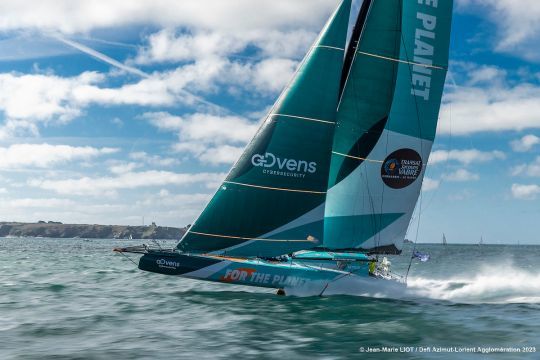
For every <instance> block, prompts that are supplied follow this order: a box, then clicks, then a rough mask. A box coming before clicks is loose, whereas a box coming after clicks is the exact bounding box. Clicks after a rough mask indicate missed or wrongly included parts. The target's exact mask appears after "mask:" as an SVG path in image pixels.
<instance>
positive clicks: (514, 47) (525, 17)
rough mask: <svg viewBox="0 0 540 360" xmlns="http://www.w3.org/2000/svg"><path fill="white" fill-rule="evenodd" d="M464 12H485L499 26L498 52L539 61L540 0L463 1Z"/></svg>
mask: <svg viewBox="0 0 540 360" xmlns="http://www.w3.org/2000/svg"><path fill="white" fill-rule="evenodd" d="M458 8H459V9H460V10H462V11H466V12H467V11H468V12H471V13H476V14H482V15H483V16H484V17H487V18H489V19H490V20H491V21H492V23H493V24H494V25H495V26H496V28H497V35H496V38H495V43H494V48H495V50H496V51H498V52H503V53H507V54H510V55H512V56H517V57H521V58H524V59H526V60H529V61H539V60H540V51H539V50H538V46H537V45H538V37H539V36H540V23H539V22H538V19H539V18H540V2H538V1H536V0H524V1H519V2H516V1H514V0H474V1H473V0H459V1H458Z"/></svg>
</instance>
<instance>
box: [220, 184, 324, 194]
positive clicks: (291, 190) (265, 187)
mask: <svg viewBox="0 0 540 360" xmlns="http://www.w3.org/2000/svg"><path fill="white" fill-rule="evenodd" d="M224 183H225V184H233V185H240V186H247V187H252V188H256V189H264V190H275V191H289V192H297V193H305V194H317V195H324V194H326V192H321V191H309V190H295V189H282V188H274V187H268V186H260V185H251V184H242V183H238V182H234V181H224Z"/></svg>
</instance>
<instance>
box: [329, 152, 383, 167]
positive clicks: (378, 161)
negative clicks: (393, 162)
mask: <svg viewBox="0 0 540 360" xmlns="http://www.w3.org/2000/svg"><path fill="white" fill-rule="evenodd" d="M332 154H336V155H339V156H343V157H346V158H350V159H355V160H361V161H369V162H375V163H379V164H382V163H383V162H384V161H381V160H373V159H365V158H361V157H358V156H351V155H346V154H342V153H339V152H335V151H332Z"/></svg>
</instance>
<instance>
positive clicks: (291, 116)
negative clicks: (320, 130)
mask: <svg viewBox="0 0 540 360" xmlns="http://www.w3.org/2000/svg"><path fill="white" fill-rule="evenodd" d="M270 116H283V117H288V118H293V119H300V120H307V121H315V122H320V123H323V124H330V125H335V124H336V123H335V122H333V121H327V120H320V119H313V118H308V117H303V116H294V115H285V114H270Z"/></svg>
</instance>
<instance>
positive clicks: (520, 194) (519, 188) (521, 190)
mask: <svg viewBox="0 0 540 360" xmlns="http://www.w3.org/2000/svg"><path fill="white" fill-rule="evenodd" d="M538 194H540V186H538V185H521V184H513V185H512V196H513V197H514V198H516V199H520V200H534V199H536V197H537V195H538Z"/></svg>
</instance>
